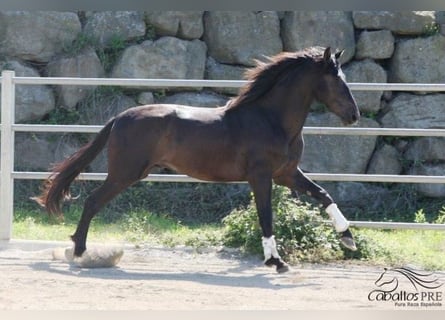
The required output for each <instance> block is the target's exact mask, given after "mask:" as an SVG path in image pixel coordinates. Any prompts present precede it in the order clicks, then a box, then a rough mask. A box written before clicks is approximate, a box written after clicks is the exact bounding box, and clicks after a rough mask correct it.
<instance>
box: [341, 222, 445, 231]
mask: <svg viewBox="0 0 445 320" xmlns="http://www.w3.org/2000/svg"><path fill="white" fill-rule="evenodd" d="M349 225H350V226H351V227H356V228H373V229H414V230H445V224H439V223H437V224H436V223H409V222H375V221H350V222H349Z"/></svg>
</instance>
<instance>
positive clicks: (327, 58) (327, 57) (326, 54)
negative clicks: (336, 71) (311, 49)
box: [323, 47, 331, 62]
mask: <svg viewBox="0 0 445 320" xmlns="http://www.w3.org/2000/svg"><path fill="white" fill-rule="evenodd" d="M323 59H324V61H325V62H329V61H330V60H331V47H327V48H326V49H325V50H324V54H323Z"/></svg>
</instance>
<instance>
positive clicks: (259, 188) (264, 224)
mask: <svg viewBox="0 0 445 320" xmlns="http://www.w3.org/2000/svg"><path fill="white" fill-rule="evenodd" d="M249 184H250V186H251V188H252V191H253V194H254V196H255V204H256V208H257V213H258V218H259V222H260V226H261V230H262V233H263V237H262V245H263V252H264V264H265V265H267V266H276V270H277V272H278V273H283V272H286V271H288V270H289V267H288V265H287V264H286V263H285V262H284V261H283V260H282V259H281V257H280V255H279V254H278V250H277V244H276V242H275V237H274V236H273V216H272V204H271V196H272V179H271V178H269V179H265V178H258V177H255V178H252V179H250V180H249Z"/></svg>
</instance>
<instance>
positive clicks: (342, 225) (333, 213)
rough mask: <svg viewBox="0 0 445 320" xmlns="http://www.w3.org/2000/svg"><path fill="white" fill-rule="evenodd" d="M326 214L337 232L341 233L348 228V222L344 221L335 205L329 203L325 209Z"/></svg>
mask: <svg viewBox="0 0 445 320" xmlns="http://www.w3.org/2000/svg"><path fill="white" fill-rule="evenodd" d="M326 212H327V213H328V215H329V217H330V218H331V219H332V223H333V224H334V227H335V230H336V231H337V232H343V231H346V230H347V229H348V228H349V221H348V220H346V218H345V217H344V216H343V214H342V213H341V211H340V210H339V209H338V207H337V204H335V203H331V204H330V205H329V206H327V207H326Z"/></svg>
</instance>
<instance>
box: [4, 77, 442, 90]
mask: <svg viewBox="0 0 445 320" xmlns="http://www.w3.org/2000/svg"><path fill="white" fill-rule="evenodd" d="M13 81H14V83H15V84H22V85H77V86H97V85H109V86H127V87H128V86H137V87H140V86H147V87H191V88H193V87H207V88H215V87H225V88H239V87H242V86H243V85H245V84H246V83H248V81H247V80H202V79H185V80H184V79H127V78H74V77H73V78H72V77H13ZM348 86H349V88H350V89H351V90H364V91H427V92H441V91H445V84H444V83H362V82H351V83H348Z"/></svg>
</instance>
